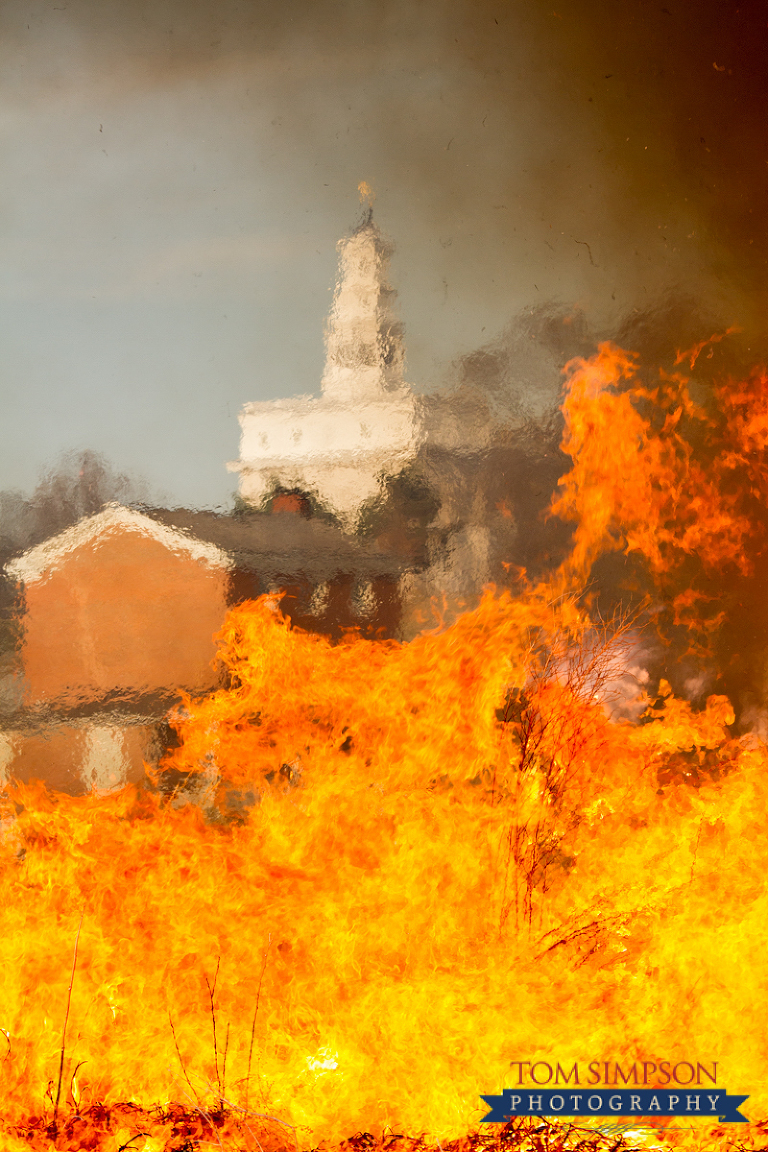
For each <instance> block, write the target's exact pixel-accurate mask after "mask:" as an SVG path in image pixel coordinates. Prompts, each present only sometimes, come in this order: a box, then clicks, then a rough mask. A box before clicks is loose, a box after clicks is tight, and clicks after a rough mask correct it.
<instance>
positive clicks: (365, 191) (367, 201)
mask: <svg viewBox="0 0 768 1152" xmlns="http://www.w3.org/2000/svg"><path fill="white" fill-rule="evenodd" d="M357 190H358V192H359V193H360V203H361V204H362V205H363V207H364V208H373V202H374V200H375V199H376V193H375V192H374V190H373V188H371V186H370V184H369V183H368V181H367V180H361V181H360V183H359V184H358V186H357Z"/></svg>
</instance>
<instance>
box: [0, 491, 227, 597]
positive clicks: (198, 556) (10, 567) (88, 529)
mask: <svg viewBox="0 0 768 1152" xmlns="http://www.w3.org/2000/svg"><path fill="white" fill-rule="evenodd" d="M118 532H135V533H137V534H139V535H141V536H145V537H147V538H149V539H152V540H155V541H157V543H158V544H161V545H162V546H163V547H164V548H167V549H169V551H172V552H182V553H186V555H187V556H189V557H190V558H191V559H193V560H197V561H199V562H200V563H202V564H208V565H210V567H212V568H226V569H228V568H231V567H232V560H231V558H230V557H229V556H228V555H227V553H226V552H224V551H222V549H221V548H218V547H217V546H216V545H215V544H212V543H210V542H208V541H203V540H199V539H197V538H196V537H195V536H193V535H192V534H191V533H190V532H188V531H185V530H184V529H182V528H178V527H173V526H169V525H167V524H163V523H160V522H159V521H158V520H156V519H154V518H153V517H151V516H146V515H145V514H144V513H142V512H137V511H136V510H135V509H133V508H125V507H123V505H121V504H108V505H107V506H106V508H104V510H103V511H102V512H97V513H96V515H95V516H89V517H88V518H87V519H85V520H81V521H80V522H79V523H78V524H74V525H73V526H72V527H71V528H67V529H66V530H65V531H64V532H60V533H59V535H58V536H53V537H51V539H50V540H45V541H44V542H43V543H42V544H38V545H37V546H36V547H34V548H30V549H29V551H27V552H25V553H24V554H23V555H22V556H18V557H17V558H16V559H15V560H11V561H10V562H9V563H8V564H6V566H5V571H6V574H7V575H8V576H10V577H11V578H12V579H15V580H19V581H21V582H22V583H24V584H30V583H32V582H34V581H35V580H41V579H42V578H43V577H44V576H45V575H46V574H47V573H48V572H51V571H53V570H55V569H56V568H58V567H60V566H61V565H62V564H63V563H64V562H65V561H66V560H68V559H69V557H70V556H71V555H72V554H73V553H74V552H75V551H76V550H77V549H78V548H82V547H83V545H85V544H90V543H91V542H92V541H94V540H97V539H99V538H100V537H102V538H103V537H107V536H111V535H113V534H115V533H118Z"/></svg>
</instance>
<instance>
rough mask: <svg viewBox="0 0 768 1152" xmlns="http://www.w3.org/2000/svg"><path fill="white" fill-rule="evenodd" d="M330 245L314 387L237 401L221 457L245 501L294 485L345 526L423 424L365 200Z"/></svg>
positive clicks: (418, 438)
mask: <svg viewBox="0 0 768 1152" xmlns="http://www.w3.org/2000/svg"><path fill="white" fill-rule="evenodd" d="M338 248H339V277H338V282H337V286H336V293H335V295H334V299H333V305H332V308H331V314H330V317H329V319H328V321H327V324H326V333H325V343H326V361H325V371H324V373H323V378H322V395H321V396H320V397H314V396H310V395H304V396H295V397H293V398H292V399H289V400H269V401H262V402H256V403H251V404H246V405H245V406H244V408H243V410H242V412H241V414H240V418H239V419H240V425H241V427H242V436H241V441H240V459H239V460H237V461H235V462H234V463H232V464H230V465H228V467H229V468H230V470H231V471H233V472H234V471H236V472H239V473H240V496H241V497H242V499H243V500H244V501H245V502H246V503H248V504H251V505H255V506H258V505H259V504H261V503H262V502H263V501H264V499H265V497H268V496H269V494H270V493H271V492H273V491H275V490H276V489H278V488H280V489H283V490H286V489H288V490H296V489H297V490H300V491H302V492H306V493H308V494H309V495H311V496H313V497H314V498H315V499H317V500H318V502H319V503H320V504H321V505H323V506H324V507H325V508H327V509H329V510H330V511H331V512H333V513H335V515H336V516H337V517H338V518H339V520H340V521H341V523H342V524H343V525H344V526H345V527H346V528H348V529H351V528H352V527H354V525H355V522H356V520H357V518H358V515H359V513H360V511H361V509H362V508H363V506H364V505H365V503H366V502H367V501H368V500H370V499H371V498H372V497H375V496H376V495H377V494H378V493H379V491H380V483H381V480H382V479H383V478H384V477H385V476H387V475H392V474H393V473H395V472H397V471H399V470H400V469H401V468H402V467H403V466H404V465H405V464H406V463H407V462H408V461H409V460H411V459H412V458H413V457H414V456H415V454H416V452H417V450H418V448H419V446H420V444H421V443H422V442H423V439H424V426H423V418H422V415H421V409H420V407H419V405H418V402H417V399H416V397H415V396H414V394H413V392H412V390H411V388H410V386H409V385H408V384H406V383H405V381H404V379H403V368H404V358H405V357H404V349H403V328H402V325H401V324H400V322H399V321H398V319H397V317H396V315H395V312H394V307H393V305H394V299H395V295H396V293H395V291H394V289H393V288H392V287H391V286H390V284H389V282H388V278H387V273H388V267H389V258H390V255H391V251H392V249H391V247H390V245H389V244H388V243H387V241H386V240H385V239H384V237H383V236H382V234H381V232H380V231H379V229H378V228H377V226H376V225H375V224H374V223H373V219H372V209H371V208H368V209H367V211H366V215H365V217H364V219H363V221H362V223H361V224H360V225H359V227H358V228H357V229H356V230H355V232H354V233H353V234H352V235H351V236H350V237H348V238H346V239H344V240H341V241H340V242H339V245H338Z"/></svg>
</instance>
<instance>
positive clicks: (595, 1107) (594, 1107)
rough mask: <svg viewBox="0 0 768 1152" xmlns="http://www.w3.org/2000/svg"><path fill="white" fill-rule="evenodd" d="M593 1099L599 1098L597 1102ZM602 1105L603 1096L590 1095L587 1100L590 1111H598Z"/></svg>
mask: <svg viewBox="0 0 768 1152" xmlns="http://www.w3.org/2000/svg"><path fill="white" fill-rule="evenodd" d="M593 1100H597V1104H593V1103H592V1101H593ZM602 1106H603V1098H602V1096H590V1098H589V1100H587V1108H589V1110H590V1112H597V1111H598V1110H599V1109H600V1108H602Z"/></svg>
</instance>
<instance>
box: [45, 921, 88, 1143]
mask: <svg viewBox="0 0 768 1152" xmlns="http://www.w3.org/2000/svg"><path fill="white" fill-rule="evenodd" d="M84 916H85V909H83V911H82V913H81V915H80V923H79V924H78V926H77V936H75V951H74V955H73V956H72V975H71V976H70V978H69V990H68V991H67V1010H66V1012H65V1013H64V1027H63V1028H62V1030H61V1057H60V1059H59V1079H58V1083H57V1085H56V1099H55V1101H54V1104H53V1124H52V1128H53V1138H54V1140H55V1139H56V1134H57V1127H56V1123H57V1120H58V1115H59V1101H60V1099H61V1082H62V1080H63V1078H64V1056H65V1053H66V1050H67V1024H68V1023H69V1008H70V1005H71V1003H72V986H73V985H74V983H75V969H76V968H77V948H78V945H79V943H80V930H81V928H82V927H83V917H84Z"/></svg>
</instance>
